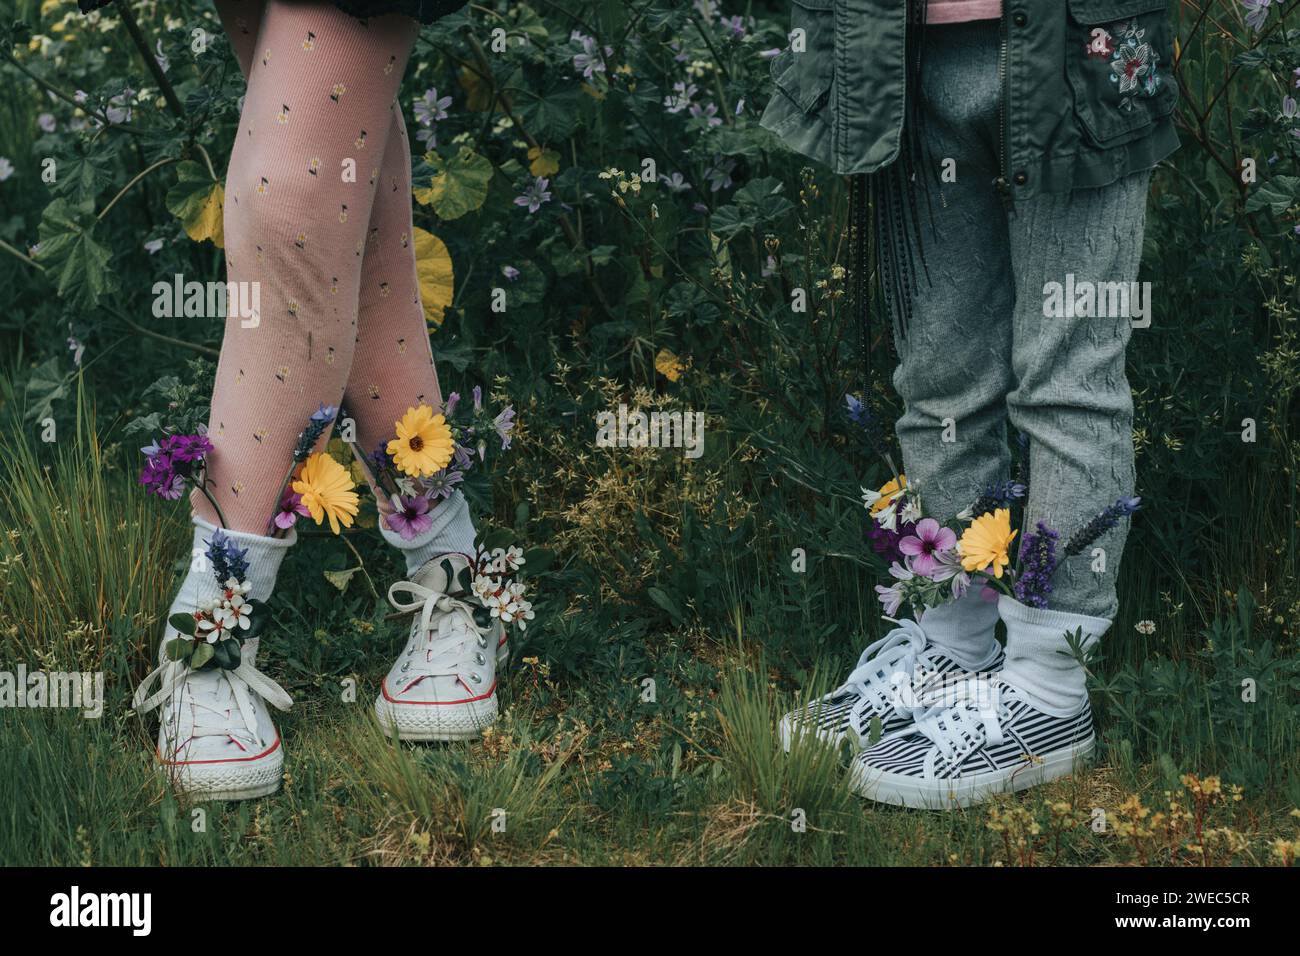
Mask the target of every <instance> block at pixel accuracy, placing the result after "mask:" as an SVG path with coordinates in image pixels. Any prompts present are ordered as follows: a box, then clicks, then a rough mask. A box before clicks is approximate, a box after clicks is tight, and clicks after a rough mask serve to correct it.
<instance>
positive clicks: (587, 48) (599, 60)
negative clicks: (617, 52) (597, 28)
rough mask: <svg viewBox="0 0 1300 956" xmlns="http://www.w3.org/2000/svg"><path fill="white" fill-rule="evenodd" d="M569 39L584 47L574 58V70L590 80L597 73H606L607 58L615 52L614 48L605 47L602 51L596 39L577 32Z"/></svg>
mask: <svg viewBox="0 0 1300 956" xmlns="http://www.w3.org/2000/svg"><path fill="white" fill-rule="evenodd" d="M569 39H570V40H572V41H573V42H575V43H577V44H578V45H579V46H581V47H582V52H581V53H575V54H574V56H573V68H574V69H575V70H577V71H578V72H579V73H581V74H582V75H583V77H584V78H586V79H588V80H590V79H591V78H592V77H593V76H595V75H596V74H597V73H604V72H605V57H607V56H610V55H611V54H612V53H613V52H614V48H613V47H609V46H607V47H605V49H604V50H603V51H602V50H601V48H600V46H599V45H598V44H597V43H596V38H595V37H589V36H583V35H582V34H581V33H579V32H578V31H577V30H574V31H573V33H571V34H570V35H569Z"/></svg>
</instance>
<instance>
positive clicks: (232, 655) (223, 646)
mask: <svg viewBox="0 0 1300 956" xmlns="http://www.w3.org/2000/svg"><path fill="white" fill-rule="evenodd" d="M213 648H214V652H213V660H215V661H216V664H217V666H218V667H220V668H221V669H222V670H227V671H233V670H234V669H235V668H236V667H238V666H239V661H240V658H241V654H240V651H239V641H237V640H236V639H235V638H233V637H227V638H225V639H224V640H220V641H217V643H216V644H215V645H213Z"/></svg>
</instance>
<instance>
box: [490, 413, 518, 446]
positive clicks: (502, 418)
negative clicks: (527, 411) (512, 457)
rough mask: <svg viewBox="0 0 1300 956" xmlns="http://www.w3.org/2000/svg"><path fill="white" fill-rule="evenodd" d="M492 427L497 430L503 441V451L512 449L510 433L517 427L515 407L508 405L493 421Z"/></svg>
mask: <svg viewBox="0 0 1300 956" xmlns="http://www.w3.org/2000/svg"><path fill="white" fill-rule="evenodd" d="M492 427H493V428H495V429H496V432H497V436H498V437H499V438H500V439H501V450H502V451H505V450H506V449H507V448H509V447H510V432H511V430H512V429H513V428H514V427H515V407H514V406H513V405H507V406H506V407H505V408H503V409H502V410H501V413H500V414H499V415H497V417H496V418H494V419H492Z"/></svg>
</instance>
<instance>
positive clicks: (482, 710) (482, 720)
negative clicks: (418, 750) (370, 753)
mask: <svg viewBox="0 0 1300 956" xmlns="http://www.w3.org/2000/svg"><path fill="white" fill-rule="evenodd" d="M509 660H510V644H509V642H508V641H504V640H503V641H500V642H499V643H498V644H497V668H498V669H500V668H503V667H505V666H506V664H507V663H508V662H509ZM498 712H499V711H498V707H497V695H496V690H495V689H494V690H493V691H492V693H491V694H489V695H488V696H487V697H485V698H483V699H482V700H470V701H465V702H463V703H455V704H402V703H398V702H396V701H391V700H389V699H388V698H387V697H385V696H384V692H383V689H382V688H380V691H379V695H378V696H377V697H376V698H375V718H376V719H377V720H378V721H379V728H380V730H382V731H383V732H384V736H386V737H392V736H393V734H394V732H396V734H397V739H398V740H410V741H414V742H421V741H423V742H434V741H449V740H475V739H477V738H479V737H481V736H482V735H483V731H484V730H486V729H487V728H488V727H491V726H492V725H493V724H495V723H496V722H497V714H498Z"/></svg>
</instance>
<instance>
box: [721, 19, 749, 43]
mask: <svg viewBox="0 0 1300 956" xmlns="http://www.w3.org/2000/svg"><path fill="white" fill-rule="evenodd" d="M721 26H722V28H723V29H724V30H726V31H727V32H728V33H730V34H731V38H732V39H733V40H740V39H743V38H744V36H745V18H744V17H742V16H740V15H739V14H737V15H736V16H734V17H724V18H723V20H722V22H721Z"/></svg>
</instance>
